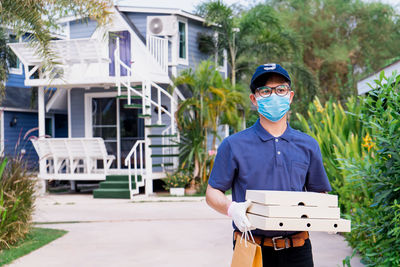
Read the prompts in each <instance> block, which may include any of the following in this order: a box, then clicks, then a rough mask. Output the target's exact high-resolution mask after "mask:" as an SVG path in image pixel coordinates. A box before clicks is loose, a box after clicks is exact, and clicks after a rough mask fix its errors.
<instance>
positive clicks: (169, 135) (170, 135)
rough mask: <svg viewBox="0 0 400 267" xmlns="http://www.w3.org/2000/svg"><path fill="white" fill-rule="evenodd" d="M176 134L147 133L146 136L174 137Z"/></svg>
mask: <svg viewBox="0 0 400 267" xmlns="http://www.w3.org/2000/svg"><path fill="white" fill-rule="evenodd" d="M176 136H177V134H149V135H148V136H147V137H149V138H152V137H176Z"/></svg>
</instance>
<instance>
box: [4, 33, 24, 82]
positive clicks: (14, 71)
mask: <svg viewBox="0 0 400 267" xmlns="http://www.w3.org/2000/svg"><path fill="white" fill-rule="evenodd" d="M10 35H15V34H13V33H11V32H9V33H8V36H9V37H10ZM13 43H22V36H20V37H19V39H18V42H13ZM12 52H13V53H14V51H12ZM14 55H15V56H16V57H17V60H18V63H19V64H18V68H11V67H10V68H9V71H10V74H15V75H22V74H23V71H22V62H21V60H20V59H19V57H18V55H17V54H16V53H14Z"/></svg>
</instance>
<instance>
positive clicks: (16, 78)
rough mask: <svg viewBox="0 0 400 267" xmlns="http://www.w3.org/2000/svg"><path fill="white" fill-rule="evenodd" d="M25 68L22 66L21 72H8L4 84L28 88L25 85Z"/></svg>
mask: <svg viewBox="0 0 400 267" xmlns="http://www.w3.org/2000/svg"><path fill="white" fill-rule="evenodd" d="M24 81H25V69H24V66H22V74H11V73H10V74H9V75H8V77H7V81H6V86H10V87H20V88H30V87H27V86H25V84H24Z"/></svg>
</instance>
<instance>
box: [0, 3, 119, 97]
mask: <svg viewBox="0 0 400 267" xmlns="http://www.w3.org/2000/svg"><path fill="white" fill-rule="evenodd" d="M112 6H113V1H112V0H68V1H67V0H35V1H31V0H2V1H1V2H0V14H1V16H0V25H1V26H7V27H9V28H11V31H12V32H14V33H15V34H16V35H17V37H19V36H21V35H22V34H25V33H31V35H30V37H29V38H28V40H29V42H30V43H31V45H32V46H33V47H34V48H35V49H36V52H37V54H39V55H40V56H41V58H42V59H43V68H44V70H45V71H48V72H50V73H52V72H53V71H54V69H55V66H56V65H57V64H58V62H57V59H56V57H55V54H54V53H53V52H52V51H51V49H50V41H51V40H52V39H53V36H52V31H55V30H56V29H58V28H59V25H58V20H59V19H60V18H61V17H65V16H68V15H75V16H78V17H82V18H90V19H94V20H96V21H97V22H98V24H99V25H105V24H107V23H108V22H109V20H110V18H111V16H110V14H111V13H110V9H111V7H112ZM4 32H5V31H4V30H0V37H1V38H0V39H1V40H2V43H3V41H7V39H8V38H7V37H6V36H5V34H4ZM2 43H0V49H1V50H0V58H1V60H0V89H1V90H2V91H3V90H4V82H5V80H6V79H7V73H8V67H7V60H8V59H9V55H10V53H9V51H7V47H6V46H5V45H3V44H2Z"/></svg>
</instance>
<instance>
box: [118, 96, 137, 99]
mask: <svg viewBox="0 0 400 267" xmlns="http://www.w3.org/2000/svg"><path fill="white" fill-rule="evenodd" d="M116 98H119V99H128V96H127V95H117V96H116ZM131 99H142V97H141V96H138V95H131Z"/></svg>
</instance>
